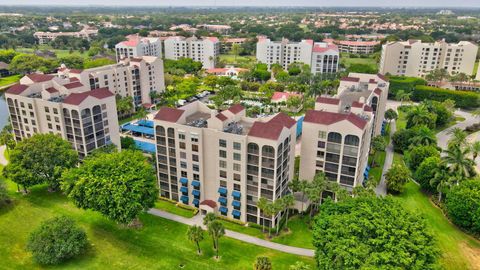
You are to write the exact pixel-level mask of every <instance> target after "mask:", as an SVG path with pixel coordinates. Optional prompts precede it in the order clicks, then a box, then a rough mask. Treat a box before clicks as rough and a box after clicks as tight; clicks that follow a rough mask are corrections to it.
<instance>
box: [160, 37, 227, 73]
mask: <svg viewBox="0 0 480 270" xmlns="http://www.w3.org/2000/svg"><path fill="white" fill-rule="evenodd" d="M164 45H165V58H166V59H173V60H178V59H180V58H191V59H192V60H194V61H198V62H201V63H202V65H203V68H205V69H211V68H214V67H215V64H216V62H217V58H218V56H219V55H220V41H219V40H218V38H216V37H206V38H202V39H198V38H196V37H190V38H185V37H180V36H175V37H169V38H167V39H166V40H165V41H164Z"/></svg>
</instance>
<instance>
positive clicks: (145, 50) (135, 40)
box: [115, 34, 162, 62]
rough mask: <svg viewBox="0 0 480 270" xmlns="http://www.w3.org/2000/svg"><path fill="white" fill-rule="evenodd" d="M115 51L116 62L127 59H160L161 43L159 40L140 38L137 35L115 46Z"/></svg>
mask: <svg viewBox="0 0 480 270" xmlns="http://www.w3.org/2000/svg"><path fill="white" fill-rule="evenodd" d="M115 51H116V55H117V62H118V61H120V60H121V59H123V58H129V57H141V56H155V57H162V41H161V40H160V39H159V38H148V37H140V36H139V35H138V34H137V35H129V36H127V40H126V41H122V42H120V43H118V44H117V45H115Z"/></svg>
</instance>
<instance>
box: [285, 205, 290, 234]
mask: <svg viewBox="0 0 480 270" xmlns="http://www.w3.org/2000/svg"><path fill="white" fill-rule="evenodd" d="M288 212H290V209H288V208H287V219H286V220H285V228H287V229H288Z"/></svg>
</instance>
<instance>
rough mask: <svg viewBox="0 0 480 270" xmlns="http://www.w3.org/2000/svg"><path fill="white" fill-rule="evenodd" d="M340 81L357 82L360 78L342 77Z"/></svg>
mask: <svg viewBox="0 0 480 270" xmlns="http://www.w3.org/2000/svg"><path fill="white" fill-rule="evenodd" d="M340 80H341V81H344V82H359V81H360V78H354V77H343V78H341V79H340Z"/></svg>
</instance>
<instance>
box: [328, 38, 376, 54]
mask: <svg viewBox="0 0 480 270" xmlns="http://www.w3.org/2000/svg"><path fill="white" fill-rule="evenodd" d="M324 41H325V42H327V40H324ZM328 41H329V43H333V44H336V45H337V46H338V49H339V51H340V52H344V53H353V54H370V53H373V52H374V51H375V46H377V45H379V44H380V41H356V40H355V41H352V40H328Z"/></svg>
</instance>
